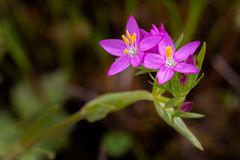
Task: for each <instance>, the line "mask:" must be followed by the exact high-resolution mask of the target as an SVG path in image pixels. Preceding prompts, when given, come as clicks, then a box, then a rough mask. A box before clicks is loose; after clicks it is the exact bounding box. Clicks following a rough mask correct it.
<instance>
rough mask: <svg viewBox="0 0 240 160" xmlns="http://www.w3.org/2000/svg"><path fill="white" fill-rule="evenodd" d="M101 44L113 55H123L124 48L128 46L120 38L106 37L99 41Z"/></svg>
mask: <svg viewBox="0 0 240 160" xmlns="http://www.w3.org/2000/svg"><path fill="white" fill-rule="evenodd" d="M99 44H100V46H101V47H103V49H105V50H106V51H107V52H108V53H109V54H111V55H113V56H117V57H119V56H122V55H123V50H124V49H125V48H126V45H125V43H124V42H123V41H122V40H119V39H106V40H101V41H100V42H99Z"/></svg>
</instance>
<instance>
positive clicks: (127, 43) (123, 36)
mask: <svg viewBox="0 0 240 160" xmlns="http://www.w3.org/2000/svg"><path fill="white" fill-rule="evenodd" d="M122 39H123V41H124V43H125V44H126V45H129V40H128V39H127V37H126V36H125V35H122Z"/></svg>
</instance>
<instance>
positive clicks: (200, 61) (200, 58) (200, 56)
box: [197, 42, 206, 71]
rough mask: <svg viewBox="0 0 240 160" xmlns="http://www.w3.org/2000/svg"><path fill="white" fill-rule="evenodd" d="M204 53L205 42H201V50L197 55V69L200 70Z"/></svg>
mask: <svg viewBox="0 0 240 160" xmlns="http://www.w3.org/2000/svg"><path fill="white" fill-rule="evenodd" d="M205 53H206V43H205V42H203V45H202V47H201V50H200V52H199V54H198V56H197V67H198V69H199V71H201V69H202V64H203V60H204V57H205Z"/></svg>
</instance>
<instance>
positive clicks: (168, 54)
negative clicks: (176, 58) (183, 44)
mask: <svg viewBox="0 0 240 160" xmlns="http://www.w3.org/2000/svg"><path fill="white" fill-rule="evenodd" d="M172 54H173V53H172V47H171V46H167V47H166V57H167V59H171V58H172Z"/></svg>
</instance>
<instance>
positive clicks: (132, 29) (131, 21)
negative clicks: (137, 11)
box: [126, 16, 140, 42]
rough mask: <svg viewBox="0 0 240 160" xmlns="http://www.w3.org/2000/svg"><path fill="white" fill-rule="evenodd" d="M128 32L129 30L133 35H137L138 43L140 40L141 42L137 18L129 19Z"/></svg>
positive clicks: (131, 17)
mask: <svg viewBox="0 0 240 160" xmlns="http://www.w3.org/2000/svg"><path fill="white" fill-rule="evenodd" d="M126 30H128V32H129V33H130V34H131V35H133V34H134V33H136V35H137V42H139V40H140V31H139V27H138V24H137V21H136V20H135V18H134V17H133V16H130V17H129V18H128V21H127V25H126Z"/></svg>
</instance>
